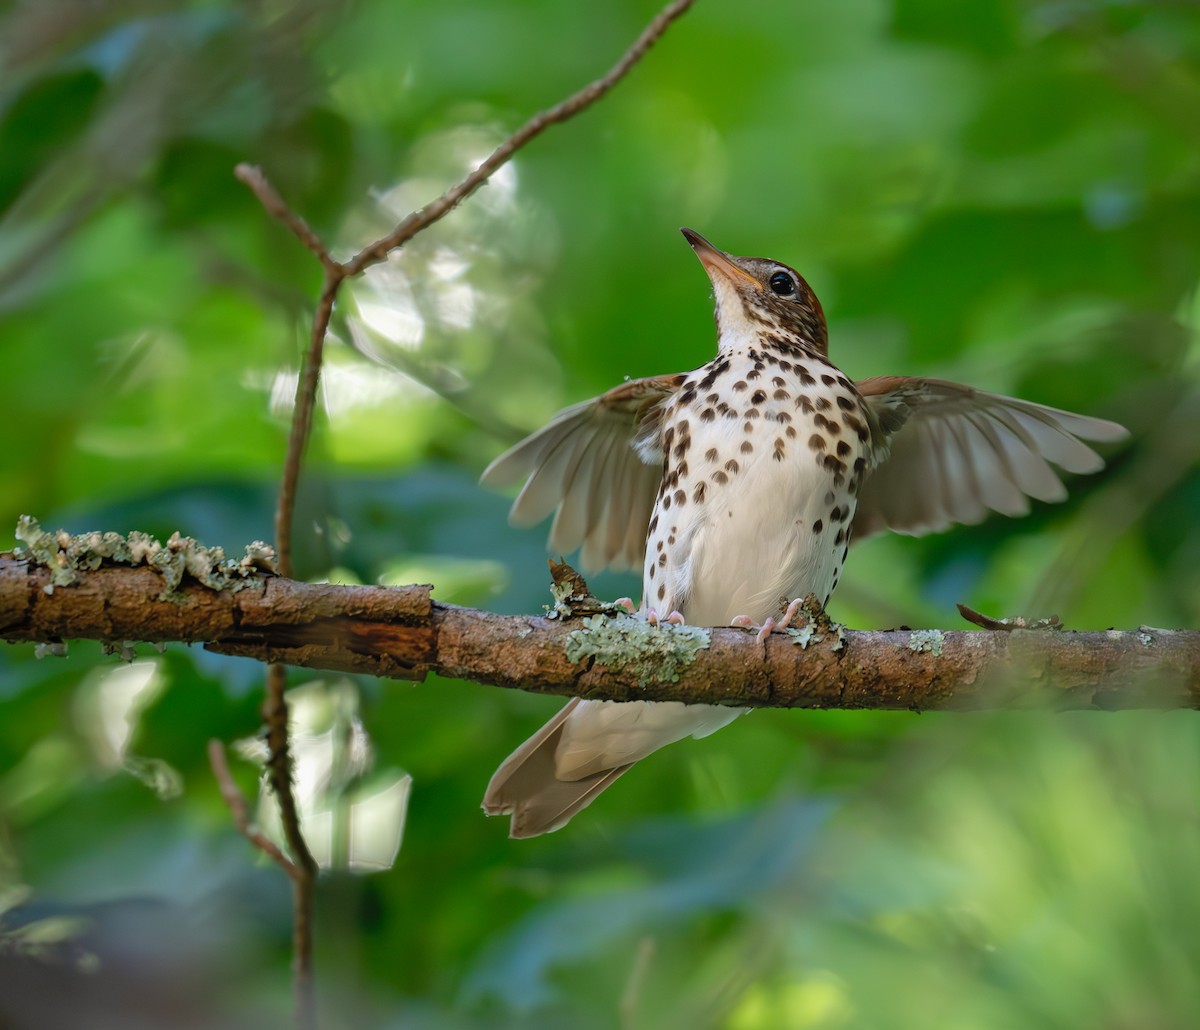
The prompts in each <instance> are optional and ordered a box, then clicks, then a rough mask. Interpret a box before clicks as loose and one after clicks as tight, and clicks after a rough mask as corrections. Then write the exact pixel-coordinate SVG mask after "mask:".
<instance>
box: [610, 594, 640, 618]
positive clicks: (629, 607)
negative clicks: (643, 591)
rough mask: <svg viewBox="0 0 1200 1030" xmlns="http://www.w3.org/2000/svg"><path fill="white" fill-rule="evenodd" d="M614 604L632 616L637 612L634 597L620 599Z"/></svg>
mask: <svg viewBox="0 0 1200 1030" xmlns="http://www.w3.org/2000/svg"><path fill="white" fill-rule="evenodd" d="M613 604H615V605H617V607H619V608H624V609H625V610H626V611H627V612H629V614H630V615H632V614H633V613H634V612H636V611H637V605H636V604H634V603H633V598H632V597H618V598H617V599H616V600H615V601H613Z"/></svg>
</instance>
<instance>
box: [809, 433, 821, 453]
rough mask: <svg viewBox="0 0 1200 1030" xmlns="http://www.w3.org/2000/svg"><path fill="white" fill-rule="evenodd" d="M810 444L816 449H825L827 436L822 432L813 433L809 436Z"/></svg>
mask: <svg viewBox="0 0 1200 1030" xmlns="http://www.w3.org/2000/svg"><path fill="white" fill-rule="evenodd" d="M808 446H809V447H810V448H812V449H813V450H814V451H823V450H825V437H823V436H822V435H821V434H820V433H813V435H812V436H810V437H809V438H808Z"/></svg>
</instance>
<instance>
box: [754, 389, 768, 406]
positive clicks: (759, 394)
mask: <svg viewBox="0 0 1200 1030" xmlns="http://www.w3.org/2000/svg"><path fill="white" fill-rule="evenodd" d="M766 399H767V395H766V393H764V392H763V391H762V390H755V391H754V393H752V394H751V395H750V403H751V404H762V402H763V401H765V400H766Z"/></svg>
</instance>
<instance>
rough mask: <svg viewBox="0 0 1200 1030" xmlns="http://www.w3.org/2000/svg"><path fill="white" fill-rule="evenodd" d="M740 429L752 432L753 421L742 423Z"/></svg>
mask: <svg viewBox="0 0 1200 1030" xmlns="http://www.w3.org/2000/svg"><path fill="white" fill-rule="evenodd" d="M742 431H743V432H746V433H753V432H754V423H753V422H744V423H742Z"/></svg>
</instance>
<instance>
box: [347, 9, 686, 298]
mask: <svg viewBox="0 0 1200 1030" xmlns="http://www.w3.org/2000/svg"><path fill="white" fill-rule="evenodd" d="M693 3H695V0H673V2H672V3H669V4H667V6H666V7H664V8H663V9H662V11H660V12H659V14H658V15H657V17H655V19H654V20H653V21H652V22H650V24H649V25H647V26H646V28H645V29H644V30H643V32H642V34H641V35H640V36H638V38H637V39H636V40H635V41H634V43H633V45H632V46H631V47H630V48H629V49H628V50H626V51H625V53H624V55H623V56H622V57H621V59H620V60H619V61H618V62H617V63H616V64H614V65H613V66H612V68H611V69H610V70H609V72H608V74H607V75H604V76H603V77H601V78H599V79H597V80H596V81H595V82H592V83H589V84H588V85H586V86H584V87H583V89H581V90H579V91H578V92H577V93H573V94H572V95H571V96H569V97H567V99H566V100H564V101H562V102H561V103H559V104H555V105H554V107H551V108H549V109H548V110H545V111H542V112H541V113H540V114H536V115H534V116H533V117H532V118H530V119H529V121H527V122H526V123H525V124H524V125H522V126H521V128H519V129H518V130H517V131H516V132H514V133H513V134H512V135H511V136H509V137H508V139H506V140H505V141H504V142H503V143H501V144H500V146H498V147H497V148H496V149H495V150H494V151H492V153H491V155H490V156H489V157H488V158H487V159H486V160H485V161H484V162H483V163H482V164H481V165H480V166H479V167H478V168H476V169H475V171H473V172H471V174H470V175H468V176H467V177H466V178H465V179H463V180H462V181H461V182H459V183H458V184H457V185H455V186H452V187H451V188H450V189H448V190H447V191H446V192H445V193H443V194H442V195H441V196H440V197H438V198H437V200H434V201H432V202H431V203H429V204H426V205H425V206H424V207H423V208H421V209H420V210H419V211H414V212H412V214H410V215H408V216H407V217H405V218H404V220H403V221H401V222H400V224H399V225H397V226H396V228H395V229H393V230H392V231H391V232H390V233H388V234H387V235H386V236H383V237H381V238H380V239H378V240H376V241H375V242H374V243H371V244H369V245H368V246H366V247H364V248H363V249H362V250H360V251H359V252H358V253H357V254H355V255H354V257H352V258H351V259H350V260H349V261H347V262H346V263H345V265H344V267H345V269H346V272H347V274H349V275H357V274H358V273H359V272H361V271H363V269H365V268H369V267H370V266H371V265H374V264H378V263H379V262H380V261H383V260H384V259H385V258H386V257H387V256H388V253H389V252H390V251H392V250H395V249H396V248H397V247H399V246H401V245H402V244H404V243H407V242H408V241H409V240H410V239H412V238H413V237H414V236H415V235H416V234H417V233H419V232H421V231H422V230H423V229H426V228H428V227H429V226H431V225H432V224H433V223H434V222H436V221H438V220H439V219H441V218H444V217H445V216H446V215H447V214H449V213H450V212H451V211H453V210H454V208H456V207H457V206H458V205H459V204H460V203H462V201H464V200H466V198H467V197H469V196H470V195H471V194H472V193H474V192H475V191H476V190H477V189H478V188H479V187H480V186H482V185H483V184H484V183H485V182H487V180H488V179H489V178H490V177H491V176H492V175H493V174H494V173H495V172H496V171H497V170H498V169H499V168H501V167H502V166H503V165H505V164H506V163H507V162H508V160H509V159H510V158H511V157H512V156H513V154H515V153H516V152H517V151H518V150H520V149H521V148H522V147H523V146H525V144H526V143H528V142H529V141H530V140H531V139H533V138H534V137H536V136H539V135H541V133H543V132H544V131H545V130H546V129H548V128H549V127H550V126H551V125H555V124H557V123H559V122H565V121H567V120H568V119H569V118H573V117H574V116H575V115H577V114H579V112H580V111H583V110H584V109H585V108H588V107H590V106H591V105H592V104H594V103H595V102H596V101H597V100H599V99H600V98H601V97H602V96H604V94H605V93H607V92H608V91H609V90H610V89H612V88H613V86H615V85H616V84H617V83H618V82H620V81H621V79H623V78H624V77H625V75H626V74H628V72H629V70H630V69H631V68H632V67H633V66H634V65H635V64H637V63H638V61H640V60H641V59H642V58H643V57H644V56H645V55H646V52H647V51H648V50H649V49H650V48H651V47H652V46H654V44H655V43H657V42H658V40H659V39H660V38H661V37H662V35H663V33H664V32H666V31H667V29H669V28H670V27H671V24H672V22H674V21H675V19H677V18H678V17H679V16H680V15H682V14H683V13H684V12H685V11H687V9H688V8H689V7H691V6H692V4H693Z"/></svg>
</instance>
